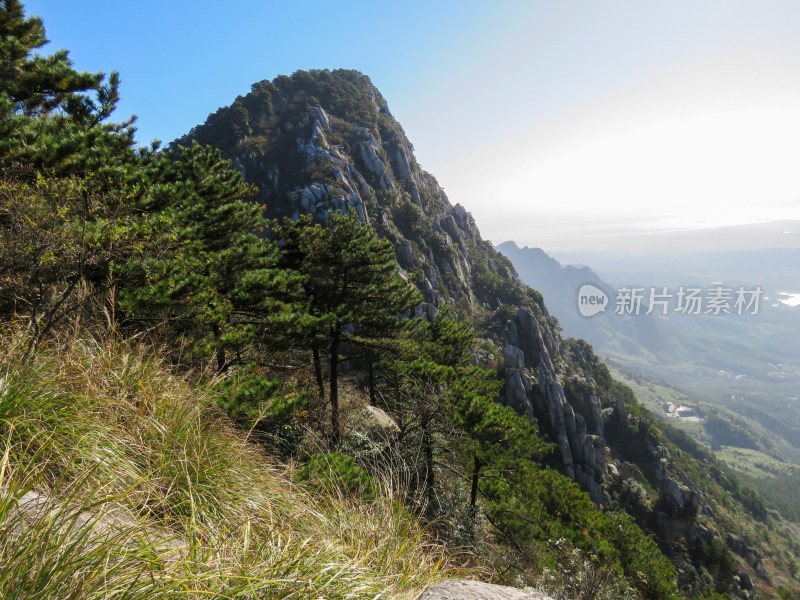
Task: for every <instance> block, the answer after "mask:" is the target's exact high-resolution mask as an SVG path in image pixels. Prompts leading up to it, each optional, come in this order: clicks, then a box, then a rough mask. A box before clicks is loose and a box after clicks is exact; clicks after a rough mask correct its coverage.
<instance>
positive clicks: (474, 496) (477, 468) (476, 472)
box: [469, 456, 483, 508]
mask: <svg viewBox="0 0 800 600" xmlns="http://www.w3.org/2000/svg"><path fill="white" fill-rule="evenodd" d="M474 461H475V462H474V463H473V465H472V489H471V490H470V493H469V505H470V506H471V507H472V508H475V505H476V504H477V503H478V480H479V479H480V476H481V467H483V464H482V463H481V461H480V460H479V459H478V457H477V456H476V457H474Z"/></svg>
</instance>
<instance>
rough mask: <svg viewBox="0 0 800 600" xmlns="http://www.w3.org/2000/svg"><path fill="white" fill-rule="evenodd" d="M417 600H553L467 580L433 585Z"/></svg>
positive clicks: (450, 580)
mask: <svg viewBox="0 0 800 600" xmlns="http://www.w3.org/2000/svg"><path fill="white" fill-rule="evenodd" d="M417 600H552V599H551V598H550V596H546V595H545V594H542V593H541V592H536V591H532V590H520V589H517V588H512V587H506V586H503V585H494V584H491V583H481V582H480V581H470V580H467V579H448V580H446V581H440V582H439V583H435V584H433V585H432V586H431V587H429V588H428V589H427V590H425V591H424V592H422V594H421V595H420V596H418V597H417Z"/></svg>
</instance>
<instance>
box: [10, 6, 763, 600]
mask: <svg viewBox="0 0 800 600" xmlns="http://www.w3.org/2000/svg"><path fill="white" fill-rule="evenodd" d="M0 35H1V36H2V37H1V39H2V41H1V42H0V44H2V47H3V50H4V52H3V54H2V58H0V60H1V61H2V63H1V64H0V111H2V117H3V127H4V128H5V129H4V136H3V140H2V145H0V166H1V167H2V176H0V241H2V246H1V247H0V292H1V294H0V318H1V319H2V322H3V326H4V332H3V334H2V338H1V339H2V347H3V361H2V364H3V367H2V369H3V371H2V373H0V377H1V378H2V379H0V382H2V383H1V384H0V411H2V412H0V424H1V425H2V442H3V448H4V450H5V455H4V459H3V462H2V465H0V477H2V478H4V485H3V492H2V496H1V497H0V503H2V507H4V508H2V510H0V515H2V517H3V519H4V521H3V526H2V527H3V528H2V535H3V536H4V537H3V546H2V548H3V551H4V552H6V553H7V554H6V556H7V558H8V560H7V561H5V562H4V564H5V565H6V567H4V568H3V570H2V575H1V576H0V585H5V586H6V588H4V591H6V592H7V593H6V594H5V595H6V596H7V597H15V596H14V595H13V594H17V596H18V597H32V596H31V595H30V593H32V592H31V590H39V591H37V592H36V593H38V594H39V596H38V597H54V596H59V595H62V596H66V595H67V594H73V596H72V597H85V598H94V597H98V598H99V597H120V598H126V597H128V598H145V597H147V598H150V597H169V598H171V597H201V595H204V594H205V595H208V594H212V595H217V596H220V597H237V598H260V597H308V598H316V597H319V596H320V595H324V596H326V597H380V596H381V595H383V596H387V595H390V594H403V593H411V592H412V591H413V590H414V589H416V588H418V587H420V586H422V585H424V584H425V583H427V582H429V581H431V580H432V579H435V578H438V577H442V576H446V575H448V574H452V573H454V572H458V568H461V569H464V571H463V572H465V573H472V574H480V575H481V576H484V577H487V578H493V579H495V580H497V581H502V582H508V583H514V584H517V585H534V586H539V587H543V588H545V589H547V590H548V591H549V592H550V593H551V594H553V595H555V596H558V597H575V596H579V597H582V598H585V599H587V600H588V599H590V598H602V597H617V598H620V597H630V598H637V597H641V598H647V599H666V598H677V597H679V595H680V594H682V593H683V594H687V595H692V596H703V595H714V594H715V593H728V594H734V595H738V596H743V595H747V594H748V593H749V590H748V589H747V587H746V586H745V585H743V584H742V579H741V578H739V574H738V571H737V569H738V567H737V565H736V564H735V563H734V562H733V558H732V557H731V554H730V550H729V548H728V547H727V546H726V545H725V543H724V542H722V541H721V535H720V533H719V532H717V531H716V530H715V531H712V533H711V534H710V535H709V537H708V539H707V540H704V541H705V542H706V546H705V547H704V546H702V542H703V540H701V541H700V542H699V543H700V550H701V551H702V552H700V551H695V549H694V548H689V547H682V544H686V543H687V540H691V539H694V538H692V537H691V535H694V533H693V532H695V529H693V527H694V524H693V519H694V517H695V516H696V515H695V513H696V510H697V504H696V503H695V504H693V502H694V498H695V496H697V494H698V492H694V491H693V490H689V488H688V487H686V486H684V485H683V484H679V483H678V481H677V480H675V479H672V477H673V476H674V477H678V476H679V475H681V474H682V475H685V477H684V478H683V479H681V481H684V480H686V479H687V478H689V477H692V478H695V479H696V480H698V481H700V474H701V473H702V472H703V470H702V467H701V466H699V465H700V463H699V462H697V461H698V459H700V460H701V459H702V457H698V456H693V455H692V449H691V445H690V444H689V445H686V444H685V446H686V448H689V449H688V450H686V449H684V450H679V449H677V448H676V447H675V446H674V445H670V444H671V443H672V444H674V442H670V441H669V440H668V439H667V437H666V436H665V435H664V434H663V433H662V432H660V431H659V430H658V429H657V428H656V427H655V426H653V425H652V423H651V421H650V420H649V418H648V416H647V415H646V414H645V413H644V412H643V411H641V410H640V409H639V408H638V407H637V405H636V403H635V401H634V400H633V399H632V397H631V395H630V392H629V391H627V389H626V388H624V387H622V386H618V385H616V384H613V383H612V382H611V379H610V377H609V376H608V371H607V369H605V367H604V366H603V365H602V363H600V362H599V361H598V360H597V357H596V356H594V354H593V353H592V351H591V348H589V347H588V345H586V344H585V343H581V342H575V341H569V340H562V339H561V337H560V334H559V331H558V328H557V326H556V324H555V323H554V322H553V320H552V319H550V317H549V316H548V313H547V310H546V308H545V307H544V305H543V304H542V302H541V296H540V295H538V294H537V293H536V292H534V291H533V290H530V289H528V288H526V287H525V286H523V285H522V284H520V283H519V282H518V281H517V280H516V279H515V275H514V272H513V269H512V268H511V267H510V264H509V263H508V261H507V260H505V259H504V258H502V257H501V256H500V255H499V254H497V253H496V252H495V251H494V250H493V249H492V247H491V244H489V243H488V242H485V241H484V240H482V239H481V238H480V235H479V233H478V231H477V228H476V226H475V224H474V222H473V221H472V219H471V217H470V216H469V215H468V214H467V213H466V211H464V210H463V208H461V207H458V206H457V207H455V208H453V207H452V206H451V205H450V203H449V201H448V200H447V198H446V196H444V194H443V192H442V191H441V189H440V188H439V187H438V185H437V184H436V182H435V180H434V179H433V178H432V177H431V176H430V175H428V174H426V173H424V171H422V170H421V169H420V168H419V166H418V165H417V164H416V162H415V161H414V160H413V155H412V154H411V147H410V144H409V143H408V142H407V140H405V136H404V134H403V132H402V129H401V128H400V126H399V125H398V124H397V123H396V121H394V119H393V118H391V115H390V114H389V112H388V108H387V106H386V103H385V101H383V99H382V98H381V97H380V95H379V94H378V93H377V90H375V89H374V88H373V87H372V86H371V84H370V83H369V80H368V79H367V78H366V77H365V76H363V75H361V74H360V73H355V72H352V71H334V72H328V71H314V72H301V73H296V74H295V75H293V76H291V77H279V78H277V79H276V80H275V81H273V82H261V83H259V84H256V85H255V86H254V87H253V92H252V93H251V94H250V95H248V96H247V97H244V98H240V99H238V100H237V101H236V102H235V103H234V105H233V106H232V107H229V108H226V109H220V111H217V113H214V114H213V115H211V116H210V117H209V121H208V122H207V123H206V124H205V125H204V126H198V127H197V128H196V129H195V130H193V132H191V133H190V135H188V136H187V137H186V138H185V139H183V140H180V141H179V142H178V143H175V144H173V145H172V146H171V147H170V148H169V149H168V150H167V151H163V152H162V151H158V149H157V148H150V149H135V148H134V147H133V141H132V140H133V137H132V135H133V129H132V127H133V126H132V123H130V122H129V123H123V124H113V123H109V122H108V118H109V116H110V115H111V112H112V111H113V107H114V103H115V101H116V98H117V79H116V77H115V76H112V77H109V78H108V81H107V82H106V80H105V78H104V77H103V76H102V75H101V74H81V73H77V72H76V71H74V70H73V69H72V66H71V64H70V62H69V60H68V57H67V55H66V53H58V54H55V55H53V56H51V57H48V58H42V57H39V56H37V55H34V54H33V50H34V49H36V48H39V47H40V46H41V44H42V43H43V42H44V32H43V29H42V27H41V23H40V22H38V21H37V20H36V19H27V18H25V17H24V14H23V11H22V7H21V5H20V4H19V3H18V2H16V1H14V0H4V1H3V2H2V3H1V4H0ZM207 143H213V144H215V145H216V146H217V148H211V147H209V146H206V145H201V144H207ZM229 161H232V162H229ZM231 164H233V166H234V167H236V168H235V169H230V168H229V167H230V165H231ZM260 202H267V203H271V205H269V204H268V206H267V208H266V209H265V208H264V207H263V206H262V205H261V204H260ZM303 214H308V215H311V216H309V217H308V218H304V217H302V216H301V215H303ZM287 216H288V217H293V218H292V219H289V220H270V219H267V217H270V218H271V217H275V218H277V217H287ZM395 257H396V258H395ZM154 348H158V350H154ZM151 354H157V355H158V358H146V357H147V356H149V355H151ZM512 376H513V377H516V379H513V377H512ZM536 377H538V380H536ZM326 379H327V385H325V384H326V381H325V380H326ZM513 382H518V387H517V388H513V386H512V383H513ZM514 389H516V390H517V392H519V393H517V394H515V393H514V392H513V390H514ZM520 390H523V391H522V392H520ZM498 395H499V396H500V398H502V399H504V400H505V402H504V403H501V402H497V398H498ZM517 401H518V402H517ZM367 402H369V404H367ZM515 403H516V404H515ZM525 403H527V404H525ZM581 403H583V404H585V405H586V406H587V407H589V408H587V409H586V410H587V411H589V412H586V414H587V415H589V414H592V415H595V414H596V415H597V420H596V422H595V423H593V424H592V423H586V422H584V421H586V420H585V419H584V417H583V416H581V417H580V419H578V418H577V417H576V416H575V415H576V414H578V416H580V414H579V410H578V409H575V410H573V408H572V406H573V405H575V406H576V407H578V406H579V405H580V404H581ZM548 406H551V408H552V410H551V409H550V408H547V407H548ZM537 411H538V412H537ZM548 411H549V412H548ZM576 411H577V412H576ZM592 411H594V412H592ZM569 414H572V416H573V421H572V426H570V427H567V425H565V423H564V422H563V421H562V422H556V420H555V417H556V416H558V415H561V417H563V416H564V415H569ZM550 417H552V418H553V423H552V424H549V425H548V423H545V422H544V421H545V419H546V418H550ZM535 418H538V419H539V420H540V422H538V423H537V422H536V420H535ZM587 419H588V417H587ZM581 422H584V423H583V425H582V427H583V429H582V430H581V431H582V434H581V435H582V436H583V437H580V436H579V435H578V434H577V433H576V432H577V431H579V430H580V427H578V425H580V423H581ZM604 426H607V427H608V429H609V430H611V429H614V428H615V427H616V428H617V430H618V432H619V435H618V436H617V442H613V441H612V438H611V437H610V436H609V435H606V436H605V438H603V437H602V436H601V435H600V433H601V430H602V428H603V427H604ZM591 427H593V428H594V429H591V431H590V432H589V433H587V428H591ZM559 428H560V429H559ZM562 430H563V431H567V430H568V432H569V435H570V436H571V437H568V436H567V435H566V434H565V435H564V436H561V437H559V431H562ZM576 440H581V443H580V444H578V443H577V441H576ZM606 440H608V442H606ZM605 443H608V444H609V452H610V453H611V454H612V456H611V458H613V459H617V460H620V461H624V460H629V459H630V460H633V457H632V456H627V455H624V452H629V453H637V452H639V453H641V454H642V455H643V456H642V457H639V463H640V464H641V465H642V470H643V472H644V475H643V477H642V478H641V482H640V485H639V488H635V486H633V484H632V483H628V484H627V488H626V489H625V490H622V489H614V488H613V481H617V480H605V479H603V477H602V472H603V469H604V468H605V466H606V462H605V461H606V460H607V458H608V457H607V455H606V451H605V449H604V448H603V444H605ZM571 445H573V446H575V447H574V448H571V447H570V446H571ZM667 447H669V456H665V455H664V454H665V453H666V452H667V450H665V449H666V448H667ZM654 453H655V454H654ZM659 453H661V454H659ZM267 456H270V457H271V458H267ZM662 459H663V460H662ZM279 461H280V462H279ZM659 465H661V466H660V467H659ZM580 477H583V479H580ZM292 479H294V482H292ZM573 479H574V481H573ZM575 481H579V482H581V485H583V486H584V487H585V488H587V489H588V490H589V492H590V493H593V494H595V495H597V494H598V493H599V494H600V496H599V499H600V500H601V501H600V502H597V501H595V502H593V501H592V499H590V496H589V495H587V493H586V492H585V491H582V489H581V487H580V486H579V485H578V484H577V483H576V482H575ZM625 481H630V478H629V479H627V480H625ZM602 482H605V483H606V484H607V486H608V489H605V490H604V489H602V488H601V483H602ZM670 482H671V483H670ZM702 482H703V485H705V480H703V481H702ZM654 483H658V484H659V485H661V486H667V487H666V488H665V489H666V490H667V491H666V492H663V493H662V492H661V491H659V492H656V493H655V498H657V500H658V502H660V503H661V504H663V506H662V505H661V504H660V505H659V507H658V508H659V510H658V511H655V510H651V511H650V512H648V511H647V510H646V507H647V506H649V503H648V500H649V501H651V502H652V501H653V497H651V496H650V495H648V494H651V493H652V492H653V490H652V489H651V490H648V489H646V486H648V485H651V486H652V485H653V484H654ZM717 483H719V481H717ZM720 485H721V484H720ZM670 486H672V487H670ZM698 486H699V484H698ZM667 488H668V489H667ZM719 489H720V488H718V487H713V485H712V484H709V485H708V486H706V487H704V488H703V489H702V490H701V492H702V493H705V494H715V493H717V491H718V490H719ZM32 490H35V491H36V492H37V493H38V494H41V495H43V496H44V497H46V498H50V499H51V500H47V501H46V502H49V503H50V506H54V507H57V508H55V514H53V513H52V512H48V513H46V514H45V513H42V514H41V515H38V516H36V513H34V516H35V518H34V519H33V524H30V523H29V522H28V521H30V520H31V519H30V515H31V512H30V511H28V510H27V509H25V508H24V506H22V504H23V501H24V500H25V498H26V496H25V494H26V493H27V492H29V491H32ZM640 490H641V491H642V492H643V495H642V493H640ZM668 492H669V493H668ZM689 492H692V493H694V494H695V496H692V494H691V493H689ZM659 494H660V495H659ZM632 498H633V499H638V500H641V501H642V502H641V503H640V504H641V505H640V506H639V508H641V509H642V510H641V511H638V510H634V508H635V505H634V504H633V501H632V500H631V499H632ZM670 498H672V499H673V501H674V502H675V503H677V505H675V506H673V505H671V504H668V500H669V499H670ZM676 498H677V499H676ZM742 499H743V496H742V495H741V494H739V495H738V496H735V495H732V494H728V495H727V496H725V501H726V502H729V503H730V504H729V508H730V509H731V510H733V509H734V508H735V507H736V506H741V500H742ZM737 503H738V504H737ZM684 504H685V505H684ZM17 507H20V508H19V509H18V508H17ZM632 507H634V508H632ZM622 509H627V510H628V512H630V513H631V514H632V515H633V516H629V515H628V514H626V513H625V512H623V510H622ZM26 511H27V512H26ZM670 511H671V512H670ZM693 511H694V512H693ZM86 514H88V515H90V516H89V517H85V516H81V515H86ZM728 514H730V513H728ZM26 515H27V516H26ZM114 515H118V517H117V516H114ZM659 515H666V521H663V522H662V520H660V519H661V517H660V516H659ZM87 518H88V521H87V520H86V519H87ZM26 519H27V520H26ZM95 521H98V523H97V524H96V526H95ZM87 523H88V526H87ZM676 523H678V524H683V525H685V530H686V531H682V532H677V533H676V532H675V524H676ZM642 527H644V528H646V529H649V530H650V531H651V532H654V533H656V534H658V535H657V538H656V539H657V541H655V540H654V538H653V537H651V535H649V533H647V532H645V531H643V530H642ZM727 530H730V527H728V529H727ZM727 530H726V531H727ZM27 531H30V532H32V533H31V535H28V536H27V537H26V538H25V539H27V540H30V542H31V543H30V545H24V544H23V545H22V546H21V550H19V553H18V554H17V555H16V558H15V555H14V554H13V552H15V550H14V548H17V547H19V546H18V544H19V541H20V532H23V533H24V532H27ZM769 531H770V532H773V531H774V530H772V529H770V530H769ZM53 532H58V535H55V536H53V535H51V534H52V533H53ZM670 532H671V533H674V534H675V535H670ZM687 532H688V533H687ZM62 533H63V535H62ZM690 533H691V535H689V534H690ZM775 535H777V533H775ZM104 536H105V537H104ZM745 545H747V544H745ZM665 553H666V554H668V555H669V556H670V558H672V559H673V563H680V561H681V560H684V561H685V564H682V565H681V566H679V572H678V573H677V574H676V569H675V567H674V566H673V563H671V562H670V561H669V560H668V559H667V557H666V556H665ZM703 553H704V554H703ZM13 565H18V567H17V568H16V569H15V568H14V567H13ZM76 565H77V566H76ZM457 565H461V567H457ZM464 565H466V566H464ZM681 569H682V570H681ZM703 569H705V571H703ZM711 569H715V570H713V571H712V570H711ZM47 573H50V574H51V576H50V579H49V580H48V581H47V582H46V585H44V584H43V583H42V582H43V581H44V579H45V574H47ZM742 573H744V572H742ZM768 575H769V574H768ZM679 584H680V586H681V587H680V589H679V587H678V585H679ZM47 586H50V587H47ZM764 589H767V588H766V585H765V586H764ZM41 590H44V591H41ZM26 594H27V595H26Z"/></svg>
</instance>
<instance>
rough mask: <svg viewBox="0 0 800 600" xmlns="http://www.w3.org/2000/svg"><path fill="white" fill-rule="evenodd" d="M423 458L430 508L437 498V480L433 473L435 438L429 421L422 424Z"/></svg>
mask: <svg viewBox="0 0 800 600" xmlns="http://www.w3.org/2000/svg"><path fill="white" fill-rule="evenodd" d="M422 456H423V460H424V461H425V497H426V500H427V501H428V505H429V507H432V506H433V502H434V499H435V498H436V494H435V493H434V486H435V485H436V480H435V478H434V473H433V436H432V435H431V426H430V421H429V420H428V419H425V420H424V421H423V423H422Z"/></svg>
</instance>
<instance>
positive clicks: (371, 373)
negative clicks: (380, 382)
mask: <svg viewBox="0 0 800 600" xmlns="http://www.w3.org/2000/svg"><path fill="white" fill-rule="evenodd" d="M367 375H368V376H369V403H370V404H372V405H373V406H375V368H374V367H373V366H372V359H369V363H368V364H367Z"/></svg>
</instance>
